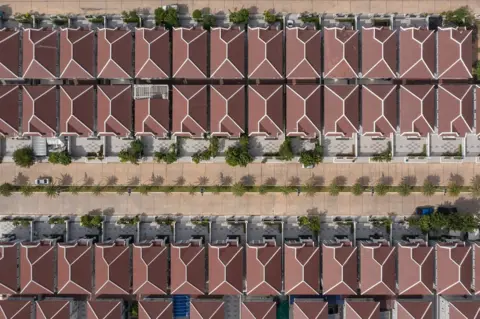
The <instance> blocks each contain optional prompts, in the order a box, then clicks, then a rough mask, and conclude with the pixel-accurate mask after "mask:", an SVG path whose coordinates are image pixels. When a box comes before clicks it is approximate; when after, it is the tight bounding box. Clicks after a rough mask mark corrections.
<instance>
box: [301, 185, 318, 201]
mask: <svg viewBox="0 0 480 319" xmlns="http://www.w3.org/2000/svg"><path fill="white" fill-rule="evenodd" d="M302 191H303V192H304V193H305V195H306V196H308V197H314V196H315V194H316V192H317V189H316V187H315V184H314V183H313V182H312V181H307V182H306V183H305V185H303V187H302Z"/></svg>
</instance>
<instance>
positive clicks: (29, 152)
mask: <svg viewBox="0 0 480 319" xmlns="http://www.w3.org/2000/svg"><path fill="white" fill-rule="evenodd" d="M13 161H14V162H15V164H16V165H17V166H20V167H24V168H28V167H30V166H32V165H33V164H34V163H35V155H34V154H33V148H31V147H22V148H18V149H16V150H15V151H14V152H13Z"/></svg>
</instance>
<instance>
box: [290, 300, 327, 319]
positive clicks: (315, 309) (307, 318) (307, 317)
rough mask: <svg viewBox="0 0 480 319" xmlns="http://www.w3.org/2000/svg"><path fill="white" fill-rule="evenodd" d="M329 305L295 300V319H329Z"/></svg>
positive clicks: (320, 302)
mask: <svg viewBox="0 0 480 319" xmlns="http://www.w3.org/2000/svg"><path fill="white" fill-rule="evenodd" d="M327 318H328V303H327V302H323V301H319V300H302V299H295V302H294V303H293V319H327Z"/></svg>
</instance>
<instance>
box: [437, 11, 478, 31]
mask: <svg viewBox="0 0 480 319" xmlns="http://www.w3.org/2000/svg"><path fill="white" fill-rule="evenodd" d="M442 16H443V24H444V25H450V24H453V25H454V26H457V27H472V26H473V25H474V24H475V15H474V13H473V12H472V10H470V8H469V7H468V6H463V7H460V8H458V9H455V10H450V11H445V12H442Z"/></svg>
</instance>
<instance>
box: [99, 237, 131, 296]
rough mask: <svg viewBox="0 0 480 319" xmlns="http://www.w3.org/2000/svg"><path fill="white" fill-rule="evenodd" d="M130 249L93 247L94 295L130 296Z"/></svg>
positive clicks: (105, 246) (110, 246)
mask: <svg viewBox="0 0 480 319" xmlns="http://www.w3.org/2000/svg"><path fill="white" fill-rule="evenodd" d="M130 276H131V273H130V247H129V246H123V245H121V246H120V245H119V246H117V245H115V244H96V245H95V295H96V296H100V295H128V294H130Z"/></svg>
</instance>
